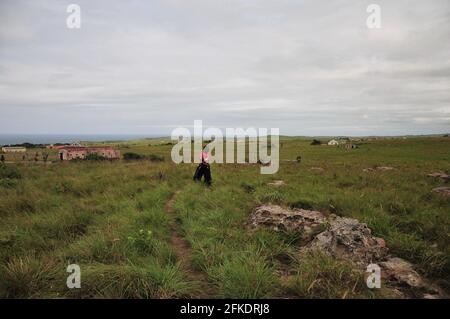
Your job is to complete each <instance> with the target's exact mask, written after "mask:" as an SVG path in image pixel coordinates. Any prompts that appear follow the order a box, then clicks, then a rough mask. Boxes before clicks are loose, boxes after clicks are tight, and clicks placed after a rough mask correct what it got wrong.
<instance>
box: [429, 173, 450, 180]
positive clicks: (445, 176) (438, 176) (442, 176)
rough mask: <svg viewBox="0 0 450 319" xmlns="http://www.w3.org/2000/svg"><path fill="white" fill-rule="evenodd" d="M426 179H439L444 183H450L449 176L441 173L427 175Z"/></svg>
mask: <svg viewBox="0 0 450 319" xmlns="http://www.w3.org/2000/svg"><path fill="white" fill-rule="evenodd" d="M427 176H428V177H434V178H440V179H442V180H444V181H445V182H450V175H449V174H445V173H443V172H434V173H431V174H428V175H427Z"/></svg>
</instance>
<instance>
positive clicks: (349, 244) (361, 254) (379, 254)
mask: <svg viewBox="0 0 450 319" xmlns="http://www.w3.org/2000/svg"><path fill="white" fill-rule="evenodd" d="M303 249H305V250H320V251H325V252H327V253H329V254H330V255H332V256H333V257H336V258H340V259H346V260H351V261H353V262H355V263H356V264H360V265H362V266H364V267H366V266H367V265H368V264H370V263H372V262H375V261H377V260H380V259H381V258H383V257H385V256H386V255H387V251H388V249H387V247H386V243H385V241H384V240H383V239H382V238H379V237H375V236H373V235H372V232H371V230H370V229H369V228H368V227H367V225H366V224H364V223H360V222H359V221H358V220H356V219H353V218H347V217H338V216H335V215H332V216H331V217H330V219H329V227H328V229H327V230H325V231H324V232H322V233H320V234H318V235H317V236H316V237H315V238H314V240H313V241H311V242H310V243H309V244H308V245H306V246H305V247H304V248H303Z"/></svg>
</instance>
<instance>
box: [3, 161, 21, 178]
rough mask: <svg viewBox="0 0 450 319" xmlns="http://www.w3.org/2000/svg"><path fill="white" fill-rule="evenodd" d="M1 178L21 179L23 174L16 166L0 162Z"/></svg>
mask: <svg viewBox="0 0 450 319" xmlns="http://www.w3.org/2000/svg"><path fill="white" fill-rule="evenodd" d="M0 178H1V179H3V178H10V179H20V178H22V174H21V173H20V171H19V170H18V169H17V167H15V166H9V165H5V164H0Z"/></svg>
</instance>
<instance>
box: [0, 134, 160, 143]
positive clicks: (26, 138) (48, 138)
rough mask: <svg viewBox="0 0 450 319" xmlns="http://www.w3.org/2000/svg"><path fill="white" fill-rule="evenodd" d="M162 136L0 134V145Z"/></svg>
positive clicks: (102, 140)
mask: <svg viewBox="0 0 450 319" xmlns="http://www.w3.org/2000/svg"><path fill="white" fill-rule="evenodd" d="M160 136H162V135H133V134H98V135H91V134H80V135H69V134H58V135H57V134H0V145H8V144H21V143H27V142H28V143H32V144H54V143H73V142H79V141H92V142H104V141H129V140H136V139H144V138H156V137H160Z"/></svg>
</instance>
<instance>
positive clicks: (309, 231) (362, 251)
mask: <svg viewBox="0 0 450 319" xmlns="http://www.w3.org/2000/svg"><path fill="white" fill-rule="evenodd" d="M249 226H250V227H251V228H252V229H258V228H265V229H271V230H273V231H276V232H298V234H299V235H300V237H301V238H302V239H303V245H302V246H301V247H300V248H299V252H300V253H303V252H312V251H321V252H325V253H327V254H329V255H331V256H333V257H334V258H337V259H344V260H348V261H351V262H352V263H354V264H355V265H356V266H357V267H359V268H360V269H361V270H362V271H365V270H366V267H367V266H368V265H369V264H372V263H376V264H378V265H379V266H380V268H381V269H382V278H384V279H385V280H387V281H388V282H389V283H390V284H391V285H392V286H394V287H397V288H398V289H399V291H401V290H403V289H404V288H405V287H407V288H411V289H416V290H417V289H419V290H420V291H422V292H423V293H424V294H423V295H422V296H423V297H426V296H427V298H434V297H436V296H439V294H438V292H437V291H438V290H437V289H436V288H434V287H432V286H431V285H429V284H428V283H427V282H426V281H425V280H424V279H423V278H422V277H421V276H420V275H419V274H418V273H417V272H416V271H415V270H414V267H413V265H412V264H411V263H409V262H407V261H406V260H404V259H401V258H398V257H393V256H390V255H389V254H388V252H389V249H388V247H387V246H386V243H385V241H384V239H383V238H380V237H376V236H374V235H373V234H372V231H371V230H370V228H368V227H367V225H366V224H364V223H360V222H359V221H358V220H356V219H354V218H348V217H340V216H336V215H334V214H331V215H330V216H326V215H325V214H323V213H321V212H318V211H312V210H304V209H287V208H283V207H281V206H278V205H262V206H259V207H256V208H255V210H254V211H253V212H252V213H251V215H250V218H249Z"/></svg>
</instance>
